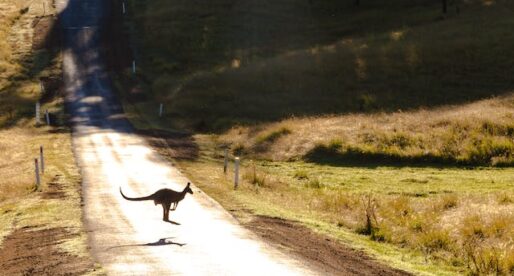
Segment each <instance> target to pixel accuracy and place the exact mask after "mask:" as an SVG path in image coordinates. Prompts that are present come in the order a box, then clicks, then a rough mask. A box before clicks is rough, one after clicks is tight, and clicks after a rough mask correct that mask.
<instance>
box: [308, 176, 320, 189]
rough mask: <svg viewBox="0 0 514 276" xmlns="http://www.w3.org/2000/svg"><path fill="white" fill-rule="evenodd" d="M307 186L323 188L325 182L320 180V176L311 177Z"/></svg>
mask: <svg viewBox="0 0 514 276" xmlns="http://www.w3.org/2000/svg"><path fill="white" fill-rule="evenodd" d="M306 186H307V187H308V188H312V189H321V188H323V184H322V183H321V182H320V181H319V179H318V178H313V179H310V180H309V181H308V182H307V184H306Z"/></svg>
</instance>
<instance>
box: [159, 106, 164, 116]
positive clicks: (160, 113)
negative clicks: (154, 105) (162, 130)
mask: <svg viewBox="0 0 514 276" xmlns="http://www.w3.org/2000/svg"><path fill="white" fill-rule="evenodd" d="M163 109H164V106H163V104H161V105H160V106H159V117H162V111H163Z"/></svg>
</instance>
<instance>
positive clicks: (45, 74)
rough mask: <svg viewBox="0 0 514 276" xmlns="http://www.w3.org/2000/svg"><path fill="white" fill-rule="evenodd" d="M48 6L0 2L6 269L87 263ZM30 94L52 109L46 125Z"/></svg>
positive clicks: (85, 267)
mask: <svg viewBox="0 0 514 276" xmlns="http://www.w3.org/2000/svg"><path fill="white" fill-rule="evenodd" d="M43 3H44V5H45V11H44V10H43ZM36 4H37V5H36ZM51 7H52V5H51V1H44V2H41V1H39V2H37V3H36V2H32V4H31V3H29V2H28V1H20V0H5V1H2V2H1V3H0V151H1V156H2V158H1V160H0V176H1V177H0V214H1V215H0V259H1V262H0V263H1V269H2V271H3V272H4V273H7V274H16V275H18V274H19V275H21V274H45V273H48V274H61V273H71V274H87V273H90V272H92V271H93V265H94V264H93V262H92V260H91V257H90V256H89V253H88V250H87V240H86V239H87V236H86V234H85V232H84V230H83V225H82V220H81V206H80V193H79V190H80V174H79V171H78V169H77V167H76V166H75V161H74V157H73V153H72V151H71V137H70V130H69V128H68V127H67V126H66V125H64V123H65V113H64V111H63V99H62V95H60V93H59V84H60V80H61V74H62V71H61V66H60V65H61V60H60V55H59V49H58V48H57V47H56V46H57V45H55V44H52V42H53V41H54V40H53V39H54V37H52V36H51V35H50V34H51V33H52V32H51V31H52V24H53V23H54V17H53V16H52V15H53V12H54V11H53V10H52V8H51ZM40 82H41V83H43V85H44V87H45V92H44V93H42V91H41V88H40ZM37 101H40V102H41V111H42V113H43V112H44V110H49V112H50V113H51V114H52V116H51V118H52V125H51V126H47V125H46V124H39V125H37V124H36V123H35V118H34V109H35V103H36V102H37ZM41 118H43V116H42V117H41ZM42 122H43V120H42ZM41 145H42V146H43V147H44V149H45V173H44V174H42V175H41V187H40V189H39V190H37V191H36V189H35V188H36V187H35V174H34V158H38V159H39V147H40V146H41ZM24 237H30V239H27V238H24ZM35 245H37V250H33V249H32V248H34V246H35Z"/></svg>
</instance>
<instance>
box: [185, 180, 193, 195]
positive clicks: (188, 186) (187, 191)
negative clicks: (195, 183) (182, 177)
mask: <svg viewBox="0 0 514 276" xmlns="http://www.w3.org/2000/svg"><path fill="white" fill-rule="evenodd" d="M190 186H191V183H189V182H187V186H186V188H184V192H186V193H190V194H193V190H191V187H190Z"/></svg>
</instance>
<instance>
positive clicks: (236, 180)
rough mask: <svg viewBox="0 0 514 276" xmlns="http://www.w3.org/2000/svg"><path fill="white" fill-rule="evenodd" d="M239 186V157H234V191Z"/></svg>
mask: <svg viewBox="0 0 514 276" xmlns="http://www.w3.org/2000/svg"><path fill="white" fill-rule="evenodd" d="M238 186H239V157H236V161H235V164H234V190H237V187H238Z"/></svg>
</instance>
